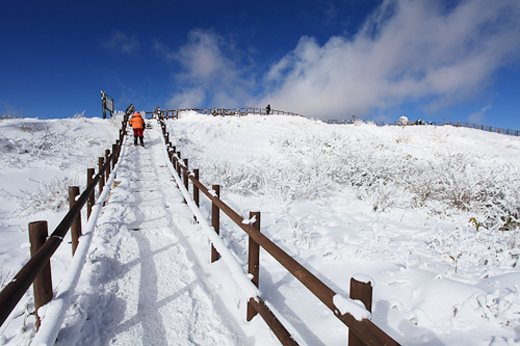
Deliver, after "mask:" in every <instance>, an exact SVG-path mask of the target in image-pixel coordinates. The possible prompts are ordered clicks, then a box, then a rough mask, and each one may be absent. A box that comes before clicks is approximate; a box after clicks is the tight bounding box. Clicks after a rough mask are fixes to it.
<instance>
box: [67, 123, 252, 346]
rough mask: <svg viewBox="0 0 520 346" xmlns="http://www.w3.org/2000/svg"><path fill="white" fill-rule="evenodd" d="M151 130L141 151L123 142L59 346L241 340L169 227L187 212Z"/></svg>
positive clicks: (182, 242)
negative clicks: (181, 211) (123, 152)
mask: <svg viewBox="0 0 520 346" xmlns="http://www.w3.org/2000/svg"><path fill="white" fill-rule="evenodd" d="M154 125H155V126H154V128H152V129H148V130H146V131H145V142H146V143H145V144H146V147H145V148H143V147H140V146H134V145H133V143H132V141H127V145H129V147H128V148H127V153H128V154H127V155H125V157H124V158H123V162H122V163H121V167H120V170H119V172H118V177H117V179H116V180H117V181H118V182H119V185H118V186H117V187H115V188H114V189H113V191H112V194H111V196H110V199H109V201H108V203H107V204H106V206H105V208H104V214H103V215H102V216H101V217H100V219H99V221H98V228H97V230H96V232H97V234H96V235H95V238H94V241H93V246H92V250H91V252H90V254H89V258H88V260H87V263H86V265H85V268H84V270H83V273H82V277H81V279H80V283H79V285H78V289H77V294H76V296H75V297H74V300H73V307H72V309H71V310H70V311H69V313H68V314H67V317H66V320H65V323H64V326H62V329H61V331H60V335H59V336H58V342H57V344H58V345H65V344H67V345H70V344H77V345H93V344H99V345H108V344H110V345H168V344H170V345H190V344H194V345H235V344H241V343H242V342H243V340H239V339H242V338H241V337H240V334H241V332H237V330H236V326H234V325H233V323H230V322H229V320H230V319H229V318H228V317H227V315H228V314H229V312H228V311H227V310H226V309H222V308H221V306H220V305H219V304H215V298H214V296H213V293H211V292H208V288H207V284H206V282H205V280H204V278H203V273H202V272H201V270H200V268H198V266H197V264H196V261H195V262H194V261H193V258H191V257H192V256H191V255H190V253H189V252H190V251H191V250H189V247H187V244H185V242H186V241H185V239H184V237H183V236H182V235H181V234H180V232H179V231H178V230H177V229H176V226H175V222H174V218H175V217H174V214H175V213H178V212H179V209H186V207H184V205H183V204H182V201H183V198H182V195H181V194H180V192H179V191H178V189H177V187H176V185H175V182H174V180H173V178H172V177H171V174H170V171H169V169H168V166H167V164H168V163H167V162H166V157H165V155H164V150H165V148H164V144H163V142H162V139H161V134H160V131H159V126H158V125H157V124H154ZM187 249H188V250H187Z"/></svg>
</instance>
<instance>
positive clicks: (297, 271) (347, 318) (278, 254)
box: [174, 154, 399, 345]
mask: <svg viewBox="0 0 520 346" xmlns="http://www.w3.org/2000/svg"><path fill="white" fill-rule="evenodd" d="M174 159H175V160H176V165H177V168H178V169H179V168H180V169H181V170H182V175H185V176H188V178H189V179H190V180H191V181H192V183H193V185H194V186H196V187H197V188H198V189H199V191H202V193H204V195H206V196H207V197H208V198H209V199H210V201H211V202H212V203H214V204H215V205H216V206H218V208H219V209H220V210H222V211H223V212H224V213H225V214H226V215H227V216H228V217H229V218H230V219H231V220H233V221H234V222H235V224H236V225H238V226H239V227H240V228H242V230H244V231H245V232H246V233H247V234H248V235H249V236H250V237H251V238H253V239H254V240H255V241H256V242H257V243H258V244H259V245H260V246H261V247H262V248H264V250H265V251H267V252H268V253H269V254H270V255H271V256H272V257H273V258H274V259H276V260H277V261H278V262H279V263H280V264H281V265H282V266H284V267H285V268H286V269H287V270H288V271H289V272H290V273H291V274H292V275H293V276H294V277H296V278H297V279H298V280H299V281H300V282H301V283H302V284H303V285H304V286H305V287H307V289H309V290H310V291H311V292H312V293H313V294H314V295H315V296H316V297H317V298H318V299H320V300H321V301H322V302H323V303H324V304H325V305H326V306H327V307H328V308H329V309H330V310H331V311H332V312H333V313H334V315H335V316H336V317H337V318H338V319H339V320H340V321H342V322H343V323H344V324H345V325H346V326H347V327H349V328H350V330H351V332H353V333H354V334H355V335H356V336H358V337H359V339H361V340H362V341H363V342H364V343H365V344H366V345H399V343H397V342H396V341H395V340H394V339H392V338H391V337H390V336H389V335H387V334H386V333H385V332H384V331H382V330H381V329H380V328H379V327H377V326H376V325H375V324H374V323H373V322H372V321H370V320H368V319H363V320H361V321H358V320H356V319H355V318H354V317H353V316H352V315H350V314H348V313H347V314H344V315H342V314H341V313H340V311H339V310H338V309H337V308H336V306H335V305H334V302H333V299H334V296H335V295H336V292H334V291H333V290H332V289H330V288H329V287H328V286H327V285H325V284H324V283H323V282H322V281H321V280H319V279H318V278H317V277H316V276H315V275H314V274H312V273H311V272H310V271H309V270H308V269H307V268H305V267H304V266H303V265H301V264H300V263H298V262H297V261H296V260H295V259H294V258H292V257H291V256H289V255H288V254H287V253H286V252H285V251H283V250H282V249H281V248H280V247H278V246H277V245H276V244H275V243H273V242H272V241H271V240H270V239H269V238H267V237H266V236H265V235H263V234H262V233H261V232H259V231H258V230H257V229H255V228H254V227H253V226H252V225H250V224H247V223H243V221H244V218H243V217H241V216H240V215H239V214H238V213H236V212H235V211H234V210H233V209H231V208H230V207H229V206H228V205H227V204H226V203H224V202H223V201H222V200H221V199H220V198H218V197H216V196H215V195H214V194H213V193H212V192H211V191H210V190H209V189H208V188H207V187H206V186H205V185H204V184H202V183H201V182H200V181H199V180H198V179H196V178H195V176H194V175H193V174H192V173H191V172H190V171H189V170H188V167H186V166H185V165H184V164H182V162H181V159H180V158H179V157H178V156H177V155H176V154H175V155H174Z"/></svg>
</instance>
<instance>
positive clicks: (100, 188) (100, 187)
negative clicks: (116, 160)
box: [98, 157, 105, 196]
mask: <svg viewBox="0 0 520 346" xmlns="http://www.w3.org/2000/svg"><path fill="white" fill-rule="evenodd" d="M104 163H105V159H104V158H103V157H100V158H99V161H98V165H99V168H98V172H99V174H101V179H99V195H98V196H101V192H103V187H104V186H105V173H104V172H103V173H102V172H101V170H102V169H103V164H104Z"/></svg>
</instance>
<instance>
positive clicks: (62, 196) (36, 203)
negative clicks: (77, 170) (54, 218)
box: [18, 178, 77, 215]
mask: <svg viewBox="0 0 520 346" xmlns="http://www.w3.org/2000/svg"><path fill="white" fill-rule="evenodd" d="M38 183H39V186H38V188H37V190H36V191H35V192H28V191H25V190H21V191H20V192H21V194H20V195H19V196H18V200H19V209H18V213H19V214H21V215H24V214H27V213H30V212H33V211H40V210H50V211H53V212H58V211H60V210H62V209H63V208H66V207H68V199H69V195H68V193H69V186H75V185H77V182H76V181H75V180H71V179H70V178H54V179H52V180H51V181H49V182H38Z"/></svg>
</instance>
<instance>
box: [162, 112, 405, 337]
mask: <svg viewBox="0 0 520 346" xmlns="http://www.w3.org/2000/svg"><path fill="white" fill-rule="evenodd" d="M159 121H160V124H161V127H162V132H163V136H164V140H165V143H166V145H167V150H168V156H169V159H170V161H171V162H172V164H173V166H174V169H175V170H176V172H177V174H178V176H179V178H180V181H181V182H182V183H181V184H182V185H183V186H184V188H185V190H186V191H189V181H191V183H192V184H191V186H192V190H193V201H194V202H195V204H196V206H199V197H200V192H202V193H203V194H204V195H205V196H206V197H207V198H208V199H209V200H210V201H211V203H212V216H211V219H212V226H213V229H214V230H215V232H217V233H219V228H220V226H219V223H220V211H222V212H224V213H225V214H226V215H227V216H228V217H229V218H230V219H231V220H232V221H233V222H234V223H235V224H236V225H237V226H238V227H240V228H241V229H242V230H243V231H244V232H246V233H247V234H248V236H249V254H248V271H249V274H251V275H252V278H253V279H252V282H253V283H254V284H255V285H256V286H257V287H258V285H259V280H258V275H259V266H260V261H259V249H260V247H262V248H263V249H264V250H265V251H267V252H268V253H269V254H270V255H271V256H272V257H273V258H274V259H275V260H276V261H278V262H279V263H280V264H281V265H282V266H284V267H285V268H286V269H287V270H288V271H289V272H290V273H291V274H292V275H293V276H294V277H295V278H297V279H298V280H299V281H300V282H301V283H302V284H303V285H304V286H305V287H306V288H307V289H309V290H310V291H311V292H312V293H313V294H314V295H315V296H316V297H317V298H318V299H320V300H321V301H322V302H323V303H324V304H325V306H327V307H328V308H329V309H330V310H331V311H332V312H333V314H334V315H335V316H336V317H337V318H338V319H339V320H340V321H341V322H343V323H344V324H345V325H346V326H347V327H348V328H349V330H350V333H349V345H351V346H354V345H356V346H357V345H399V344H398V343H397V342H396V341H395V340H394V339H392V338H391V337H390V336H389V335H387V334H386V333H385V332H384V331H383V330H381V329H380V328H379V327H377V326H376V325H375V324H374V323H373V322H372V321H371V320H369V319H360V320H357V319H356V318H354V316H353V315H351V314H350V313H348V312H346V313H342V312H341V311H340V309H339V308H338V307H337V306H336V305H335V303H334V300H335V299H334V297H335V296H336V292H334V291H333V290H332V289H331V288H329V287H328V286H327V285H325V284H324V283H323V282H322V281H321V280H319V279H318V278H317V277H316V276H315V275H314V274H313V273H311V272H310V271H309V270H308V269H307V268H305V267H304V266H302V265H301V264H300V263H298V262H297V261H296V260H295V259H294V258H292V257H291V256H289V255H288V254H287V253H286V252H285V251H283V250H282V249H281V248H279V247H278V246H277V245H276V244H275V243H273V242H272V241H271V240H270V239H269V238H267V237H266V236H265V235H264V234H262V233H261V232H260V212H252V213H251V214H250V215H249V217H250V218H249V219H244V218H243V217H241V216H240V215H239V214H238V213H236V212H235V211H234V210H233V209H231V208H230V207H229V206H228V205H227V204H226V203H224V202H223V201H222V200H221V199H220V186H219V185H213V186H212V188H211V189H209V188H207V187H206V186H204V185H203V184H202V183H201V182H200V181H199V170H198V169H194V170H193V172H191V171H190V170H189V168H188V159H181V153H180V152H177V151H176V147H175V146H173V145H172V143H171V142H170V135H169V133H168V131H167V130H166V125H165V123H164V121H163V118H161V119H160V120H159ZM185 198H187V196H185ZM218 258H219V255H218V253H217V252H216V250H215V248H214V247H213V245H212V247H211V261H212V262H214V261H216V260H218ZM350 298H351V299H359V300H361V301H362V302H363V304H364V305H365V307H366V309H367V310H368V311H370V309H371V304H372V301H371V300H372V287H371V285H370V283H363V282H359V281H357V280H354V279H352V281H351V290H350ZM257 312H258V313H259V314H260V316H261V317H262V318H263V319H264V320H265V321H266V323H267V324H268V325H269V327H270V328H271V329H272V330H273V332H274V333H275V335H276V336H277V337H278V339H279V340H280V342H281V343H282V344H283V345H296V344H297V343H296V341H295V340H294V339H293V338H292V336H291V335H290V334H289V332H288V331H287V329H285V327H284V326H283V325H282V324H281V323H280V321H279V320H278V318H276V316H275V315H274V314H273V313H272V312H271V311H270V310H269V308H268V307H267V305H265V303H264V302H263V301H262V299H261V298H260V297H251V298H250V300H249V302H248V309H247V317H246V319H247V320H250V319H252V318H253V317H254V316H255V315H256V313H257Z"/></svg>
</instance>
